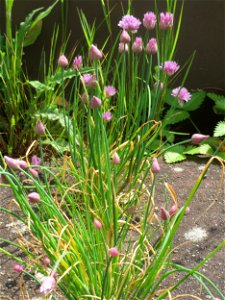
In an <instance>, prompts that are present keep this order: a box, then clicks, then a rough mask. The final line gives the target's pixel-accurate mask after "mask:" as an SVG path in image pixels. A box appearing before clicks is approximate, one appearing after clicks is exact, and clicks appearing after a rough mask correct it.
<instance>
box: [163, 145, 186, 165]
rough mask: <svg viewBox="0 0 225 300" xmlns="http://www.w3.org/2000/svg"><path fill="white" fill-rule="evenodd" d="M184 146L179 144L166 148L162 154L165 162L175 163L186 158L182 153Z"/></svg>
mask: <svg viewBox="0 0 225 300" xmlns="http://www.w3.org/2000/svg"><path fill="white" fill-rule="evenodd" d="M184 150H185V147H184V146H181V145H177V146H176V145H175V146H174V147H171V148H170V149H168V150H167V151H166V152H165V154H164V159H165V161H166V162H167V163H175V162H179V161H182V160H185V159H186V156H185V155H184Z"/></svg>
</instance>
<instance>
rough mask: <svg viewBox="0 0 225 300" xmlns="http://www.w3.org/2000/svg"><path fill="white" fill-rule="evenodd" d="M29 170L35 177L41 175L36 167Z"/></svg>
mask: <svg viewBox="0 0 225 300" xmlns="http://www.w3.org/2000/svg"><path fill="white" fill-rule="evenodd" d="M29 172H30V174H31V175H32V176H33V177H35V178H37V177H38V176H39V174H38V171H37V170H35V169H32V168H30V169H29Z"/></svg>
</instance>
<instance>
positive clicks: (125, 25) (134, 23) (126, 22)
mask: <svg viewBox="0 0 225 300" xmlns="http://www.w3.org/2000/svg"><path fill="white" fill-rule="evenodd" d="M140 25H141V21H140V20H139V19H137V18H135V17H134V16H132V15H126V16H123V17H122V20H120V21H119V23H118V26H119V27H120V28H122V29H123V30H127V31H131V32H133V33H135V32H137V30H138V29H139V27H140Z"/></svg>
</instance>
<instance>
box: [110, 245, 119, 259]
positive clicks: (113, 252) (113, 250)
mask: <svg viewBox="0 0 225 300" xmlns="http://www.w3.org/2000/svg"><path fill="white" fill-rule="evenodd" d="M109 255H110V256H112V257H115V256H118V255H119V250H118V248H117V247H112V248H110V249H109Z"/></svg>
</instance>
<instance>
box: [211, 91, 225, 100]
mask: <svg viewBox="0 0 225 300" xmlns="http://www.w3.org/2000/svg"><path fill="white" fill-rule="evenodd" d="M207 96H208V97H209V98H210V99H211V100H213V101H214V102H216V101H221V100H224V99H225V97H224V96H223V95H218V94H216V93H207Z"/></svg>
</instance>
